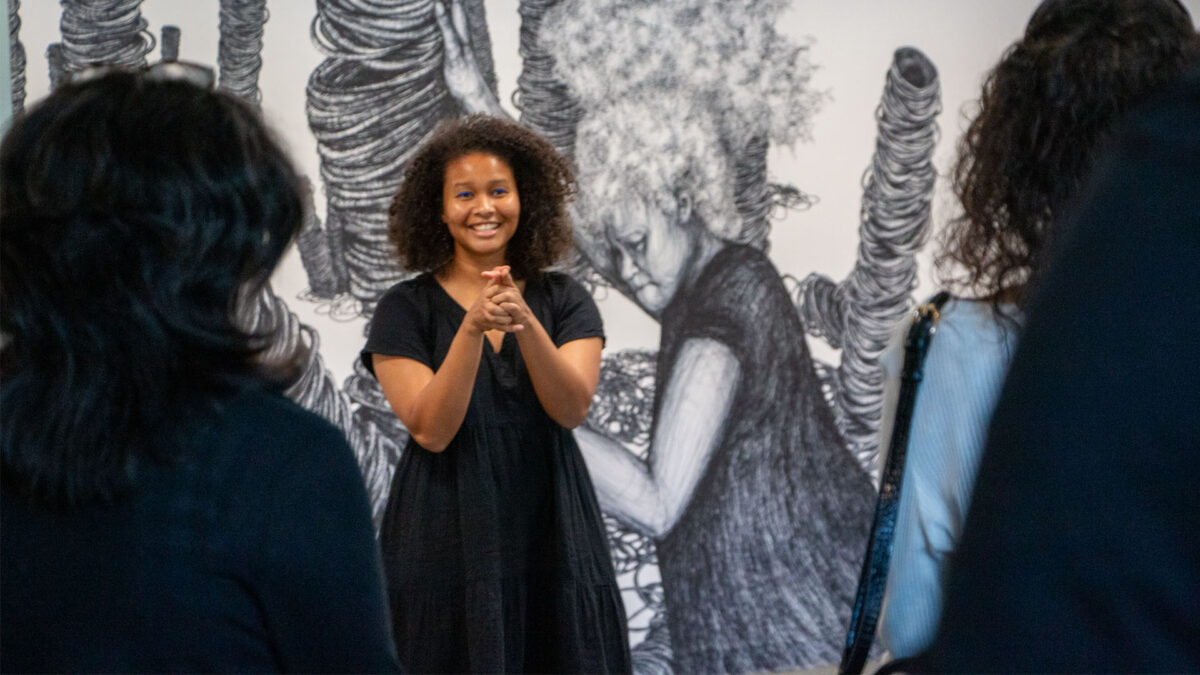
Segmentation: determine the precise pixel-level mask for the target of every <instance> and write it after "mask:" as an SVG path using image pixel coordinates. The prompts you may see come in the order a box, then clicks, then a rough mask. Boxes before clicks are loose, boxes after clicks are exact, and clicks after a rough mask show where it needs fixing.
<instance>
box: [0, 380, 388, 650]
mask: <svg viewBox="0 0 1200 675" xmlns="http://www.w3.org/2000/svg"><path fill="white" fill-rule="evenodd" d="M194 426H195V427H196V429H195V433H194V434H192V435H191V438H192V439H193V441H192V442H191V443H190V446H189V447H187V448H186V449H185V450H184V451H183V452H182V453H181V455H180V459H179V460H177V461H176V462H175V463H173V464H172V465H170V466H153V465H151V466H144V467H143V468H142V469H141V470H140V473H139V475H138V478H137V481H136V488H135V491H134V492H133V493H132V495H131V496H130V497H129V498H127V499H126V500H124V501H122V502H120V503H119V504H117V505H115V506H112V507H99V506H95V507H87V508H80V509H78V510H74V511H60V510H52V509H47V508H42V507H37V506H33V505H31V504H29V503H27V502H26V501H24V500H23V499H20V498H18V497H16V496H14V495H12V494H10V493H9V492H4V494H3V511H2V521H3V524H2V526H0V532H2V537H3V547H2V551H3V573H2V579H3V582H2V585H3V589H2V594H0V602H2V607H3V609H2V612H0V613H2V615H3V629H2V632H3V637H2V638H0V639H2V642H3V650H2V652H0V654H2V656H0V660H2V668H3V670H4V671H5V672H30V671H50V672H80V671H83V672H126V673H130V672H178V671H182V672H223V671H228V672H271V671H292V672H389V671H395V670H396V669H397V666H396V658H395V652H394V648H393V647H392V644H391V636H390V634H389V631H388V616H387V607H386V605H385V604H384V592H383V580H382V575H381V574H380V565H379V554H378V549H377V547H376V545H375V535H374V531H373V528H372V525H371V517H370V512H369V510H368V506H367V497H366V491H365V489H364V487H363V482H362V478H361V476H360V475H359V472H358V467H357V465H356V463H355V460H354V456H353V454H352V452H351V450H350V448H349V447H348V446H347V445H346V441H345V440H344V439H343V437H342V435H341V434H340V433H339V432H338V431H337V429H335V428H334V427H332V426H331V425H330V424H328V423H327V422H325V421H324V420H322V419H320V418H318V417H317V416H315V415H313V414H311V413H309V412H306V411H304V410H302V409H300V408H299V407H298V406H296V405H295V404H293V403H291V402H290V401H287V400H286V399H284V398H282V397H280V396H277V395H274V394H268V393H265V392H263V391H260V390H249V391H246V392H243V393H242V394H240V395H238V396H237V397H236V398H234V399H231V400H230V401H228V402H227V403H225V404H223V405H222V407H221V408H220V409H219V410H218V411H217V412H216V413H215V414H211V415H210V416H208V417H207V418H205V419H203V420H200V421H197V422H195V423H194Z"/></svg>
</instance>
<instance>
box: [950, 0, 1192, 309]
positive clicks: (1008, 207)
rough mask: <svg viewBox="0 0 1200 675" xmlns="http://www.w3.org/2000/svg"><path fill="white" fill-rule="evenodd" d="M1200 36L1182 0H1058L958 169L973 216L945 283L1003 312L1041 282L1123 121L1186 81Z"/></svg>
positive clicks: (1003, 81) (1035, 25) (956, 223)
mask: <svg viewBox="0 0 1200 675" xmlns="http://www.w3.org/2000/svg"><path fill="white" fill-rule="evenodd" d="M1195 45H1196V32H1195V29H1194V28H1193V26H1192V21H1191V17H1190V16H1189V15H1188V13H1187V11H1186V10H1185V9H1184V8H1183V5H1181V4H1180V3H1179V2H1178V1H1177V0H1046V1H1045V2H1043V3H1042V4H1041V5H1040V6H1039V7H1038V8H1037V10H1036V11H1035V12H1034V14H1033V17H1032V18H1031V19H1030V21H1029V25H1028V26H1027V28H1026V30H1025V35H1024V36H1023V37H1022V38H1021V40H1020V41H1018V42H1017V43H1016V44H1014V45H1012V46H1011V47H1010V48H1009V49H1008V51H1007V52H1005V54H1004V57H1003V59H1001V61H1000V63H999V64H998V65H997V66H996V67H995V68H994V69H993V70H992V71H991V73H990V74H989V75H988V77H987V80H986V81H985V82H984V85H983V93H982V96H981V98H980V101H979V112H978V115H977V116H976V117H975V119H974V120H973V121H972V122H971V124H970V127H969V128H968V129H967V131H966V133H965V134H964V135H963V137H962V139H961V140H960V142H959V147H958V160H957V164H956V165H955V167H954V173H953V183H954V191H955V194H956V196H957V197H958V199H959V202H960V203H961V205H962V213H961V215H959V216H958V217H956V218H954V219H953V220H951V221H950V223H949V225H948V227H947V229H945V230H944V231H943V232H942V238H941V250H940V252H939V254H938V257H937V262H938V266H939V268H940V270H941V272H942V277H943V281H944V282H946V283H949V284H951V285H954V286H957V287H959V289H960V290H962V291H965V292H966V293H967V294H970V295H976V296H979V297H985V298H989V299H991V300H992V301H993V302H994V303H995V304H996V305H997V306H998V304H999V300H1000V298H1001V296H1002V295H1003V294H1004V293H1005V292H1006V291H1017V290H1021V291H1022V292H1021V293H1019V294H1018V302H1020V301H1021V300H1022V299H1023V298H1025V297H1028V293H1027V292H1025V291H1027V290H1028V288H1029V286H1031V285H1032V284H1033V283H1034V282H1035V281H1036V279H1037V277H1038V276H1039V271H1040V270H1039V267H1040V265H1041V262H1042V260H1043V258H1044V256H1043V255H1042V253H1043V251H1044V250H1045V248H1046V245H1047V244H1048V243H1049V242H1050V241H1052V240H1053V236H1054V228H1055V225H1056V222H1057V221H1058V220H1060V219H1061V218H1062V216H1063V210H1064V209H1065V208H1066V207H1067V206H1068V205H1069V203H1070V201H1071V200H1072V198H1074V197H1075V195H1076V193H1077V192H1078V191H1079V189H1080V187H1081V186H1082V184H1083V182H1084V180H1085V179H1086V178H1087V175H1088V173H1089V172H1090V169H1091V167H1092V163H1093V161H1094V159H1095V158H1096V156H1097V155H1098V153H1100V152H1101V151H1102V150H1103V147H1104V144H1105V142H1106V141H1107V139H1108V136H1109V133H1110V131H1111V130H1112V128H1113V125H1114V123H1115V122H1116V121H1117V120H1118V119H1119V117H1120V116H1121V115H1122V114H1123V113H1124V112H1125V111H1127V110H1128V109H1129V108H1131V107H1133V106H1134V105H1136V104H1137V103H1139V102H1140V101H1142V100H1143V99H1144V98H1145V97H1146V96H1147V94H1149V93H1150V92H1152V91H1153V90H1154V89H1156V88H1158V87H1160V86H1161V85H1163V84H1164V83H1166V82H1168V81H1170V80H1172V79H1173V78H1174V77H1175V76H1176V75H1178V74H1179V73H1180V72H1181V71H1182V70H1183V68H1184V66H1185V65H1186V63H1187V62H1188V60H1189V58H1190V57H1191V55H1192V54H1193V50H1194V49H1195Z"/></svg>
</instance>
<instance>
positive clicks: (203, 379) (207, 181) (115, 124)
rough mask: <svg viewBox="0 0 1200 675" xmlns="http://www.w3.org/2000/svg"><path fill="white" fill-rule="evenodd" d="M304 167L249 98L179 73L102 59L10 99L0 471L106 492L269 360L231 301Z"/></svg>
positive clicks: (20, 481) (268, 248)
mask: <svg viewBox="0 0 1200 675" xmlns="http://www.w3.org/2000/svg"><path fill="white" fill-rule="evenodd" d="M300 185H301V184H300V181H299V178H298V177H297V175H296V173H295V171H294V170H293V168H292V166H291V164H290V162H289V161H288V159H287V156H286V155H285V154H284V152H283V150H282V149H281V148H280V147H279V146H278V145H277V144H276V142H275V141H274V140H273V139H272V137H271V135H270V133H269V132H268V131H267V129H266V128H265V127H264V125H263V123H262V121H261V119H260V116H259V113H258V112H257V111H255V110H254V109H253V108H251V106H249V105H248V104H246V103H244V102H242V101H240V100H238V99H237V98H235V97H234V96H231V95H229V94H225V93H222V92H213V91H209V90H205V89H202V88H199V87H196V86H193V85H191V84H186V83H184V82H182V81H154V80H152V79H150V78H147V77H145V76H142V75H140V74H136V73H131V72H114V73H110V74H108V75H104V76H102V77H99V78H97V79H93V80H89V81H87V82H84V83H79V84H66V85H63V86H60V87H59V88H57V89H56V90H55V91H54V93H52V94H51V95H50V96H48V97H47V98H45V99H44V100H43V101H42V102H41V103H39V104H38V105H37V106H35V107H34V108H33V109H31V110H29V111H28V113H26V114H25V115H24V116H22V117H18V119H17V121H16V123H15V124H14V125H13V127H12V128H11V129H10V130H9V132H8V134H7V135H5V137H4V141H3V144H2V145H0V223H2V225H0V227H2V229H3V233H4V236H3V238H2V239H0V260H2V264H0V301H2V303H3V305H4V313H3V315H2V318H0V329H2V330H3V332H4V334H5V336H6V337H7V338H8V339H7V342H8V344H7V345H6V346H5V347H4V350H3V357H2V359H0V372H2V374H3V383H2V384H0V398H2V404H0V420H2V431H0V439H2V450H3V479H4V485H5V488H6V489H9V488H11V489H14V490H16V491H17V492H19V493H21V494H25V495H27V496H29V497H30V498H31V499H33V500H35V501H39V502H42V503H51V504H58V505H65V506H76V505H80V504H83V503H88V502H94V501H112V500H113V499H115V498H116V497H118V496H120V495H121V494H123V493H125V492H126V491H127V490H129V489H131V488H132V486H133V485H134V482H135V477H136V474H137V472H138V470H139V467H141V466H144V465H145V464H147V463H148V462H149V463H156V462H161V461H166V460H169V459H171V458H173V457H176V456H177V455H176V454H175V450H176V449H177V448H178V447H181V445H180V444H181V443H182V441H183V439H182V437H181V436H180V434H182V433H183V430H184V429H185V428H194V427H191V426H189V425H187V424H182V423H181V420H193V419H196V418H197V416H198V415H200V414H202V413H205V412H206V411H209V410H212V409H213V406H216V405H220V402H221V401H223V400H226V399H227V397H228V396H230V395H232V394H233V393H234V392H235V391H237V390H239V389H241V388H242V387H244V386H249V385H250V384H251V383H253V382H257V381H260V378H263V377H266V376H270V375H271V373H270V372H268V370H267V366H266V365H265V364H263V363H261V359H260V354H261V353H262V350H263V348H264V347H265V344H264V342H265V340H266V336H259V335H254V334H251V333H249V332H247V331H246V330H245V329H244V328H243V327H242V326H241V324H240V320H239V314H238V308H239V304H240V303H241V302H242V298H244V297H246V295H247V294H249V293H251V292H253V291H255V290H257V289H258V288H261V286H262V285H263V284H265V283H266V280H267V278H268V276H269V274H270V271H271V270H272V269H273V268H274V266H275V264H276V263H277V262H278V261H279V258H280V257H281V256H282V255H283V252H284V250H285V249H286V248H287V246H288V245H289V244H290V243H291V241H292V240H293V239H294V238H295V236H296V234H297V232H298V231H299V229H300V226H301V223H302V220H303V204H302V202H301V197H300V195H301V192H300ZM286 365H290V364H285V366H286ZM275 375H283V374H282V373H275ZM271 379H277V378H274V377H272V378H271Z"/></svg>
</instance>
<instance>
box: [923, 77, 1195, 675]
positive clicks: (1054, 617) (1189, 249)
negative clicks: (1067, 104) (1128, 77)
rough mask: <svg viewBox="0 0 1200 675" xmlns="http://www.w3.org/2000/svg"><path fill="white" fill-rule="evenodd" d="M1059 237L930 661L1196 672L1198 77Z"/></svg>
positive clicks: (1119, 152) (1138, 132)
mask: <svg viewBox="0 0 1200 675" xmlns="http://www.w3.org/2000/svg"><path fill="white" fill-rule="evenodd" d="M1120 138H1121V141H1120V142H1119V144H1118V145H1117V147H1116V153H1115V156H1114V157H1113V158H1112V159H1111V160H1110V161H1109V162H1108V163H1106V164H1105V165H1102V166H1101V167H1100V168H1098V170H1097V175H1096V180H1095V181H1094V182H1093V184H1092V187H1091V189H1090V191H1089V193H1088V195H1087V196H1086V198H1085V199H1084V201H1083V206H1082V208H1081V211H1080V214H1079V216H1078V217H1077V218H1075V219H1074V220H1073V222H1072V223H1069V224H1068V227H1066V228H1065V229H1064V232H1063V234H1062V236H1061V238H1060V239H1059V241H1058V245H1057V247H1056V250H1057V252H1058V254H1057V255H1055V257H1054V258H1052V261H1051V264H1050V266H1049V268H1048V271H1047V273H1046V275H1045V276H1044V277H1043V280H1042V282H1041V284H1040V285H1039V287H1038V290H1037V291H1036V292H1035V296H1034V298H1033V302H1032V304H1031V306H1030V308H1029V312H1028V321H1027V323H1026V327H1025V331H1024V334H1023V335H1022V337H1021V342H1020V346H1019V347H1018V349H1017V352H1016V354H1015V355H1014V359H1013V363H1012V367H1011V370H1010V371H1009V377H1008V379H1007V381H1006V382H1005V385H1004V389H1003V392H1002V393H1001V396H1000V401H999V403H998V406H997V408H996V412H995V414H994V416H993V419H992V425H991V430H990V435H989V437H988V444H987V449H986V451H985V454H984V456H983V459H982V462H981V464H980V468H979V478H978V481H977V483H976V487H975V495H974V498H973V500H972V502H971V508H970V511H969V513H968V515H967V520H966V524H965V526H964V530H963V537H962V543H961V545H960V546H959V549H958V552H957V553H956V554H955V555H956V560H955V564H954V565H953V566H952V567H951V569H950V574H949V578H948V582H947V588H946V607H945V610H944V611H943V613H942V617H943V618H942V624H941V627H940V629H939V633H938V636H937V638H936V639H935V641H934V644H933V646H932V647H931V650H930V652H929V655H928V657H927V661H926V663H924V664H923V665H924V666H925V667H926V668H928V669H933V670H941V671H954V672H968V671H974V672H989V671H994V672H1001V671H1002V672H1178V673H1184V672H1187V673H1195V672H1200V496H1198V495H1200V492H1197V489H1196V479H1197V477H1198V476H1200V349H1198V348H1197V346H1198V343H1197V336H1200V312H1198V311H1197V310H1198V309H1200V263H1198V261H1200V73H1197V75H1196V76H1194V77H1192V78H1191V79H1190V81H1189V82H1188V83H1187V85H1186V86H1185V87H1184V88H1181V89H1178V90H1176V91H1174V92H1173V93H1172V94H1171V95H1169V96H1168V97H1167V98H1166V99H1165V100H1162V101H1160V102H1159V103H1158V105H1156V106H1154V107H1151V108H1149V109H1147V110H1145V111H1143V112H1142V113H1141V114H1139V115H1137V116H1135V117H1134V118H1133V120H1132V124H1131V125H1130V126H1129V127H1128V128H1127V129H1126V132H1125V134H1124V135H1123V136H1121V137H1120Z"/></svg>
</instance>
